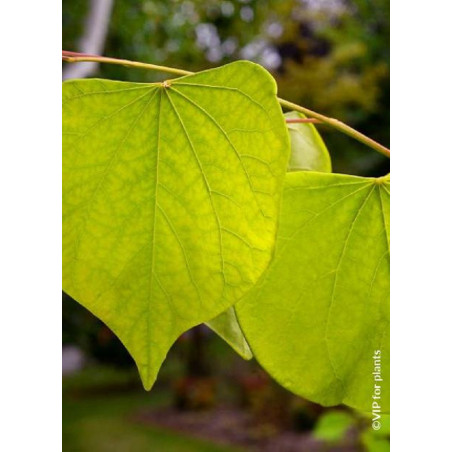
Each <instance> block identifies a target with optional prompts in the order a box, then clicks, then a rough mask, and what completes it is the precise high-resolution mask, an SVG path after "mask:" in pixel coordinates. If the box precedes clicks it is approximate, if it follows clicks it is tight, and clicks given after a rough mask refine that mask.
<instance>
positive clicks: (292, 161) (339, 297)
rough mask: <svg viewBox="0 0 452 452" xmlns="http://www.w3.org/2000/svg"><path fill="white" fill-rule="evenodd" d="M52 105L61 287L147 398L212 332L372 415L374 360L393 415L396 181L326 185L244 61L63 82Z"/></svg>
mask: <svg viewBox="0 0 452 452" xmlns="http://www.w3.org/2000/svg"><path fill="white" fill-rule="evenodd" d="M63 102H64V104H63V288H64V290H65V291H66V292H67V293H68V294H70V295H71V296H72V297H73V298H74V299H76V300H77V301H78V302H80V303H81V304H82V305H83V306H85V307H86V308H87V309H89V310H90V311H91V312H93V313H94V314H95V315H96V316H98V317H99V318H100V319H101V320H102V321H104V322H105V323H106V324H107V325H108V326H109V327H110V328H111V329H112V330H113V331H114V332H115V334H117V336H118V337H119V338H120V339H121V341H122V342H123V344H124V345H125V347H126V348H127V349H128V351H129V352H130V354H131V355H132V357H133V358H134V360H135V362H136V364H137V367H138V369H139V372H140V375H141V378H142V380H143V384H144V386H145V388H146V389H150V388H151V387H152V385H153V383H154V381H155V379H156V376H157V373H158V370H159V368H160V366H161V364H162V362H163V360H164V359H165V356H166V354H167V352H168V350H169V348H170V347H171V345H172V344H173V343H174V341H175V340H176V339H177V338H178V337H179V336H180V335H181V334H182V333H183V332H185V331H187V330H188V329H190V328H191V327H193V326H195V325H198V324H200V323H204V322H207V324H208V326H209V327H210V328H211V329H213V330H214V331H215V332H216V333H217V334H219V335H220V336H221V337H222V338H223V339H225V340H226V341H227V342H228V343H229V344H230V345H231V346H232V347H233V348H234V349H235V350H236V351H237V352H238V353H239V354H240V355H241V356H242V357H243V358H245V359H250V358H252V356H253V355H254V356H255V357H256V359H257V360H258V361H259V362H260V364H261V365H262V366H263V367H264V368H265V369H266V370H267V372H269V374H270V375H272V376H273V377H274V378H275V379H276V380H278V381H279V382H280V383H281V384H282V385H283V386H285V387H286V388H288V389H289V390H291V391H293V392H295V393H297V394H300V395H303V396H304V397H306V398H308V399H310V400H313V401H316V402H318V403H322V404H324V405H335V404H339V403H346V404H348V405H350V406H353V407H356V408H359V409H361V410H364V411H369V410H370V406H371V403H372V394H373V390H374V374H373V371H374V364H375V363H374V359H373V354H374V351H375V350H380V352H381V363H380V365H381V369H382V371H381V377H382V379H383V382H384V383H383V389H382V392H381V405H382V406H383V409H384V410H385V411H388V409H389V399H388V397H389V387H388V378H389V374H388V372H389V282H388V281H389V177H384V178H379V179H372V178H360V177H355V176H348V175H340V174H332V173H331V160H330V157H329V154H328V151H327V149H326V146H325V145H324V143H323V141H322V139H321V137H320V135H319V134H318V132H317V130H316V129H315V127H314V126H313V125H312V124H293V125H291V126H290V127H289V128H287V127H286V124H285V118H284V116H283V114H282V111H281V108H280V106H279V104H278V101H277V98H276V84H275V82H274V80H273V78H272V77H271V76H270V75H269V74H268V73H267V72H266V71H265V70H264V69H262V68H261V67H260V66H258V65H256V64H253V63H249V62H236V63H232V64H229V65H226V66H223V67H220V68H217V69H211V70H207V71H203V72H199V73H196V74H194V75H189V76H185V77H181V78H178V79H174V80H168V81H165V82H162V83H148V84H144V83H125V82H116V81H110V80H100V79H91V80H73V81H68V82H65V83H64V84H63ZM288 116H289V117H295V116H297V117H299V116H298V114H296V113H289V114H288ZM287 170H289V172H287Z"/></svg>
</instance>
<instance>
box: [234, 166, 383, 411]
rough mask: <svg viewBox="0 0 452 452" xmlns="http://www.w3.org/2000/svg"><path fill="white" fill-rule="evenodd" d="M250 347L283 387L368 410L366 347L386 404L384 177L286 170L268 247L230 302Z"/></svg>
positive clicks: (369, 376) (328, 402)
mask: <svg viewBox="0 0 452 452" xmlns="http://www.w3.org/2000/svg"><path fill="white" fill-rule="evenodd" d="M235 309H236V313H237V316H238V319H239V322H240V325H241V327H242V330H243V332H244V334H245V337H246V339H247V341H248V344H249V345H250V347H251V350H252V352H253V354H254V355H255V357H256V358H257V360H258V361H259V362H260V364H261V365H262V366H263V367H264V368H265V369H266V370H267V371H268V372H269V373H270V374H271V375H272V376H273V377H274V378H275V379H276V380H277V381H278V382H279V383H280V384H282V385H283V386H284V387H286V388H287V389H289V390H291V391H293V392H294V393H296V394H299V395H301V396H303V397H305V398H307V399H309V400H312V401H314V402H317V403H321V404H322V405H328V406H329V405H337V404H339V403H345V404H347V405H350V406H352V407H355V408H357V409H360V410H363V411H371V409H372V402H373V398H372V397H373V395H374V394H375V392H374V384H375V381H374V375H373V372H374V371H375V369H374V368H375V364H376V363H375V362H374V352H375V350H380V351H381V363H380V364H381V376H382V379H383V382H378V383H377V384H379V385H381V387H382V388H381V394H380V397H381V399H380V400H379V403H380V406H381V407H382V408H381V409H382V412H388V411H389V176H387V177H384V178H379V179H373V178H360V177H356V176H346V175H339V174H325V173H314V172H296V173H288V174H287V176H286V185H285V189H284V196H283V206H282V211H281V218H280V228H279V232H278V240H277V245H276V255H275V259H274V260H273V262H272V264H271V265H270V267H269V269H268V270H267V272H266V273H265V274H264V276H263V277H262V279H261V281H260V282H259V283H258V285H257V286H256V288H254V289H253V290H252V291H251V292H250V293H249V294H247V295H246V296H245V297H244V299H243V300H242V301H240V302H239V303H238V304H237V305H235Z"/></svg>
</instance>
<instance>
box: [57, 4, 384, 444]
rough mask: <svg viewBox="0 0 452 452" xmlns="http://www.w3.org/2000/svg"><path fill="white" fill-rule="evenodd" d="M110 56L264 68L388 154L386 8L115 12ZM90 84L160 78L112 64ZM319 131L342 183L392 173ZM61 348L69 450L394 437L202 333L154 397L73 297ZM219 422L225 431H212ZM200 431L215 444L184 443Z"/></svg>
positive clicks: (66, 10) (74, 9)
mask: <svg viewBox="0 0 452 452" xmlns="http://www.w3.org/2000/svg"><path fill="white" fill-rule="evenodd" d="M96 1H100V0H92V1H91V2H90V1H89V0H63V2H62V6H63V36H62V38H63V39H62V40H63V43H62V44H63V49H65V50H73V51H81V49H80V39H81V37H82V36H83V33H84V32H85V29H86V17H87V15H88V13H89V11H90V8H92V4H93V2H96ZM104 47H105V48H104V51H103V54H104V55H107V56H111V57H116V58H125V59H130V60H136V61H144V62H152V63H156V64H162V65H166V66H174V67H180V68H183V69H187V70H191V71H198V70H202V69H207V68H210V67H214V66H219V65H221V64H225V63H228V62H231V61H234V60H237V59H248V60H252V61H255V62H257V63H260V64H262V65H263V66H264V67H266V68H267V69H268V70H269V71H270V72H271V73H272V74H273V76H274V77H275V79H276V81H277V84H278V90H279V95H280V96H281V97H283V98H285V99H287V100H290V101H292V102H295V103H298V104H301V105H303V106H305V107H307V108H310V109H313V110H316V111H318V112H320V113H323V114H326V115H329V116H332V117H335V118H338V119H340V120H342V121H344V122H346V123H347V124H349V125H351V126H353V127H355V128H356V129H358V130H359V131H361V132H363V133H365V134H366V135H368V136H370V137H372V138H374V139H376V140H377V141H379V142H381V143H382V144H384V145H386V146H388V147H389V0H234V1H233V0H227V1H214V0H127V1H124V0H116V1H114V2H113V9H112V13H111V17H110V19H109V24H108V32H107V35H106V39H105V44H104ZM93 76H96V77H103V78H109V79H117V80H129V81H139V82H146V81H156V80H162V79H163V78H165V75H163V74H159V73H156V72H151V71H144V70H138V69H131V68H126V67H122V66H113V65H101V66H100V67H99V68H98V69H97V71H96V72H95V74H93ZM319 132H320V133H321V134H322V137H323V138H324V140H325V142H326V144H327V146H328V149H329V151H330V153H331V156H332V163H333V170H334V171H335V172H342V173H349V174H358V175H365V176H380V175H383V174H386V173H387V172H389V161H388V159H386V158H385V157H382V156H381V155H379V154H377V153H376V152H374V151H372V150H370V149H367V148H365V147H364V146H363V145H361V144H360V143H358V142H356V141H353V140H352V139H351V138H349V137H346V136H344V135H342V134H340V133H339V132H336V131H334V130H332V129H330V128H327V127H326V126H319ZM63 342H64V347H65V349H66V351H67V353H66V355H67V362H68V364H67V366H66V367H67V368H66V371H65V373H66V376H65V378H64V385H63V388H64V399H63V400H64V408H63V415H64V424H63V435H64V436H63V440H64V449H65V450H71V451H85V450H86V451H88V450H89V451H90V452H91V451H96V452H97V451H103V450H105V451H107V450H108V451H116V450H118V451H142V450H143V451H145V450H146V451H147V450H152V451H165V452H166V451H191V450H199V451H204V450H205V451H228V450H229V451H232V450H263V451H265V450H272V451H274V450H278V451H281V452H286V451H287V452H289V451H304V450H306V451H314V452H315V451H317V450H319V451H320V450H321V451H328V450H335V451H336V450H337V451H339V450H343V451H355V450H356V451H361V450H368V451H371V452H373V451H375V452H378V451H387V450H389V443H388V435H389V430H384V431H381V432H380V433H379V434H376V433H375V432H373V431H372V430H371V429H369V426H370V422H369V419H368V418H366V417H363V415H360V414H357V413H354V412H352V411H351V410H348V409H346V408H344V407H341V408H339V411H337V409H335V410H328V409H325V408H322V407H320V406H318V405H315V404H312V403H309V402H307V401H305V400H302V399H300V398H298V397H295V396H293V395H291V394H289V393H288V392H287V391H284V390H283V389H282V388H281V387H279V386H278V385H277V384H276V383H274V382H273V381H272V380H271V379H270V378H269V377H268V376H267V375H266V374H265V373H264V372H263V371H262V370H261V369H260V368H259V366H258V365H257V364H256V363H255V362H254V360H253V361H251V362H245V361H243V360H241V358H239V357H238V356H236V355H235V354H234V352H233V351H232V350H230V349H229V348H228V346H227V345H225V344H224V343H223V342H222V341H221V340H219V339H218V338H217V337H216V336H214V335H213V334H211V333H210V332H209V331H208V330H207V329H205V328H203V327H198V328H195V329H194V330H192V331H190V332H188V333H186V334H184V335H183V336H182V337H181V338H180V339H179V340H178V341H177V343H176V344H175V346H174V347H173V349H172V350H171V352H170V354H169V356H168V359H167V361H166V362H165V364H164V366H163V368H162V371H161V375H160V378H159V381H158V385H157V387H156V388H155V389H154V390H153V391H152V392H151V393H150V395H149V394H147V393H144V391H142V390H141V388H140V383H139V381H138V377H137V372H136V370H135V368H134V364H133V362H132V360H131V358H130V356H129V355H128V353H127V351H126V350H125V349H124V347H123V346H122V344H121V343H120V342H119V341H118V340H117V339H116V337H115V336H114V335H113V333H111V331H110V330H109V329H108V328H107V327H106V326H105V325H103V324H102V323H101V322H100V321H98V320H97V319H96V318H94V317H93V316H92V315H91V314H90V313H89V312H88V311H86V310H85V309H83V308H82V307H81V306H79V305H78V304H77V303H76V302H74V300H72V299H70V297H68V296H66V295H63ZM71 353H72V355H71ZM74 353H75V355H74ZM80 369H81V370H80ZM206 410H207V413H210V414H208V415H207V418H206V419H205V422H204V424H206V423H207V424H208V425H210V426H211V428H210V429H207V431H203V427H202V425H203V423H202V419H201V420H199V419H198V418H196V416H200V414H199V412H204V411H206ZM212 410H213V411H212ZM187 412H189V413H192V417H191V418H189V420H188V421H187V420H186V418H184V417H183V416H185V414H186V413H187ZM155 413H158V415H157V416H156V415H155ZM162 413H163V414H162ZM164 413H166V414H164ZM177 413H182V415H181V416H182V417H181V416H179V417H178V414H177ZM184 413H185V414H184ZM212 413H214V414H212ZM225 413H226V414H225ZM193 416H195V417H193ZM240 416H244V417H240ZM190 419H191V421H190ZM196 419H197V420H196ZM213 419H218V424H221V426H218V428H217V430H219V431H220V433H218V432H217V433H215V434H213V433H212V432H215V431H216V430H215V428H216V427H215V426H214V425H213V424H212V422H213ZM238 421H240V422H239V424H240V426H242V427H240V426H239V425H238V424H237V422H238ZM187 422H188V427H187V425H186V424H187ZM190 422H191V423H190ZM184 423H185V424H184ZM243 425H244V426H245V427H243ZM228 426H229V427H230V428H229V430H228V428H227V427H228ZM220 427H221V428H220ZM204 428H205V427H204ZM222 429H223V430H222ZM195 430H196V431H198V430H199V432H200V434H199V435H195V436H200V437H205V438H210V442H208V441H205V440H197V439H194V438H191V437H192V436H193V435H191V434H190V435H188V436H189V437H190V438H189V437H187V434H186V432H187V431H188V432H191V433H193V431H195ZM209 430H211V431H209ZM176 431H177V432H178V433H175V432H176ZM184 432H185V433H184ZM228 432H229V433H228ZM212 435H213V436H212ZM219 444H223V445H219Z"/></svg>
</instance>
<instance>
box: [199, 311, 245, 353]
mask: <svg viewBox="0 0 452 452" xmlns="http://www.w3.org/2000/svg"><path fill="white" fill-rule="evenodd" d="M206 325H207V326H208V327H209V328H210V329H212V330H213V331H215V333H217V334H218V335H219V336H220V337H221V338H222V339H223V340H225V341H226V342H227V343H228V344H229V345H230V346H231V347H232V348H233V349H234V350H235V351H236V352H237V353H238V354H239V355H240V356H241V357H242V358H243V359H247V360H248V359H251V358H252V357H253V353H252V352H251V350H250V346H249V345H248V342H247V341H246V339H245V336H244V335H243V332H242V329H241V328H240V325H239V322H238V321H237V316H236V313H235V310H234V307H233V306H231V307H230V308H229V309H227V310H226V311H225V312H222V313H221V314H220V315H219V316H217V317H215V318H214V319H212V320H211V321H209V322H207V323H206Z"/></svg>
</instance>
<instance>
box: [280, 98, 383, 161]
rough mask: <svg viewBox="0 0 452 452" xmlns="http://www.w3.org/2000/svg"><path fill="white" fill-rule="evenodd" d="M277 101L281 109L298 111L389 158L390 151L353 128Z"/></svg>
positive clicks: (296, 106) (297, 106)
mask: <svg viewBox="0 0 452 452" xmlns="http://www.w3.org/2000/svg"><path fill="white" fill-rule="evenodd" d="M278 101H279V103H280V104H281V105H282V106H283V107H287V108H290V109H291V110H296V111H299V112H300V113H304V114H305V115H307V116H312V117H313V118H315V119H319V120H320V121H322V122H324V123H325V124H329V125H330V126H332V127H334V128H335V129H338V130H340V131H341V132H343V133H345V134H346V135H348V136H350V137H352V138H354V139H355V140H358V141H360V142H361V143H364V144H366V145H367V146H369V147H371V148H372V149H375V150H376V151H378V152H380V153H381V154H383V155H385V156H386V157H389V156H390V151H389V149H388V148H387V147H385V146H383V145H382V144H380V143H377V142H376V141H375V140H372V138H369V137H366V135H363V134H362V133H361V132H358V131H357V130H355V129H353V127H350V126H348V125H347V124H344V123H343V122H341V121H338V120H337V119H334V118H329V117H328V116H324V115H321V114H320V113H316V112H315V111H312V110H309V109H308V108H305V107H301V106H300V105H297V104H294V103H292V102H289V101H288V100H284V99H280V98H279V97H278Z"/></svg>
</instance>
